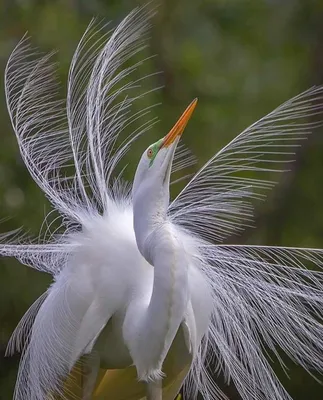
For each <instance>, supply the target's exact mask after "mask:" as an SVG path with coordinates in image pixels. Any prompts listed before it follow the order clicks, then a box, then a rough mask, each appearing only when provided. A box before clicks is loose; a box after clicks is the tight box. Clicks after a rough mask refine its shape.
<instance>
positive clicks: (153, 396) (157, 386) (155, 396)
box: [147, 379, 163, 400]
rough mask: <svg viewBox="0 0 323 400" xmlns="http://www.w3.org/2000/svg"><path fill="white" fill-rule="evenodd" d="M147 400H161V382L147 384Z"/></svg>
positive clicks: (158, 380) (159, 380)
mask: <svg viewBox="0 0 323 400" xmlns="http://www.w3.org/2000/svg"><path fill="white" fill-rule="evenodd" d="M147 400H163V389H162V380H161V379H157V380H156V381H153V382H147Z"/></svg>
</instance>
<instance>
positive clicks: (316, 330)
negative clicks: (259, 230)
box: [0, 8, 323, 400]
mask: <svg viewBox="0 0 323 400" xmlns="http://www.w3.org/2000/svg"><path fill="white" fill-rule="evenodd" d="M150 18H151V13H150V12H149V11H147V8H143V9H140V8H139V9H136V10H134V11H133V12H132V13H130V14H129V15H128V16H127V17H126V18H124V20H122V21H121V23H120V24H119V25H118V26H117V27H116V28H115V30H113V31H109V32H107V30H106V26H100V28H101V29H98V30H97V29H96V28H95V23H94V22H93V23H91V24H90V26H89V28H88V29H87V30H86V32H85V34H84V36H83V38H82V39H81V41H80V44H79V45H78V46H77V49H76V51H75V54H74V56H73V59H72V62H71V66H70V70H69V77H68V85H67V99H66V102H65V103H62V101H60V100H55V93H56V92H55V91H56V84H55V80H54V78H53V67H52V65H51V64H50V62H49V60H50V56H47V55H45V56H43V57H41V58H40V59H36V60H35V59H34V58H35V51H34V50H33V49H32V48H30V46H29V45H28V42H27V40H26V39H23V40H22V42H21V43H20V44H19V45H18V46H17V47H16V49H15V50H14V51H13V53H12V55H11V56H10V58H9V61H8V64H7V67H6V72H5V88H6V99H7V106H8V110H9V115H10V119H11V123H12V127H13V130H14V132H15V135H16V138H17V142H18V146H19V150H20V154H21V157H22V159H23V161H24V162H25V164H26V167H27V168H28V171H29V172H30V174H31V176H32V177H33V179H34V180H35V182H36V183H37V184H38V185H39V187H40V188H41V189H42V190H43V191H44V193H45V194H46V196H47V198H48V199H49V201H50V202H51V204H52V207H53V210H52V211H55V212H56V213H57V214H58V218H59V219H60V221H61V226H60V230H59V231H55V232H51V234H50V235H46V234H45V235H44V236H45V237H44V238H42V241H41V242H40V241H36V242H35V241H27V240H23V238H20V239H19V240H18V241H17V240H16V236H15V235H11V234H10V233H9V234H4V235H3V236H1V237H0V254H1V255H3V256H13V257H16V258H17V259H18V260H20V261H21V262H22V263H24V264H26V265H29V266H31V267H33V268H35V269H37V270H40V271H43V272H46V273H49V274H51V275H52V277H53V284H52V285H51V286H50V287H49V288H48V290H47V291H46V292H45V293H44V294H43V295H42V296H41V297H40V298H39V299H38V300H36V301H35V303H34V304H33V305H32V306H31V307H30V308H29V310H28V311H27V312H26V314H25V315H24V316H23V318H22V319H21V321H20V322H19V324H18V326H17V328H16V329H15V331H14V333H13V335H12V337H11V339H10V342H9V344H8V350H7V353H8V354H12V353H13V352H14V351H16V350H18V351H21V352H22V357H21V361H20V366H19V371H18V376H17V383H16V388H15V393H14V399H15V400H47V399H48V398H53V397H54V398H56V397H57V396H60V397H61V398H63V399H67V398H69V397H70V398H75V397H76V396H77V393H78V396H79V398H81V399H82V400H89V399H91V398H92V399H95V400H102V399H106V398H110V399H113V400H144V399H145V398H146V400H173V399H174V398H175V396H176V395H177V393H178V391H179V389H180V387H181V386H182V385H184V390H185V395H186V396H187V398H189V399H194V400H195V399H196V398H197V396H198V393H200V394H201V395H202V396H203V397H204V399H205V400H214V399H226V397H225V395H224V394H223V392H222V391H221V390H220V388H219V387H218V385H217V383H216V379H215V378H216V373H218V372H222V373H223V376H224V378H225V380H226V381H227V382H230V381H232V382H233V383H234V385H235V386H236V388H237V390H238V392H239V393H240V395H241V397H242V398H243V399H244V400H269V399H270V400H290V396H289V394H288V393H287V392H286V390H285V389H284V387H283V386H282V384H281V383H280V381H279V380H278V378H277V376H276V374H275V372H274V371H273V369H272V365H271V364H270V362H269V361H268V358H267V357H266V354H265V352H264V349H269V350H270V351H271V353H272V354H273V356H275V357H276V359H277V360H278V361H279V363H280V364H281V365H282V366H283V367H284V364H283V361H282V359H281V356H280V352H279V351H278V348H279V349H282V350H283V351H284V352H285V353H287V355H288V356H289V357H290V358H291V359H292V360H293V361H295V362H297V363H298V364H300V365H301V366H302V367H304V368H305V369H306V370H311V371H312V370H315V371H320V372H322V371H323V325H322V323H321V321H322V310H323V274H322V268H323V251H322V250H321V249H310V248H297V247H275V246H253V245H230V244H223V241H224V240H228V238H229V237H230V235H231V234H233V233H239V232H241V231H242V230H243V229H244V228H245V227H246V226H249V225H250V220H252V218H253V207H254V201H255V200H257V199H259V198H260V199H262V198H263V197H264V195H265V193H266V192H267V191H268V190H269V189H271V188H273V187H274V185H275V181H274V180H273V179H272V175H275V174H277V172H280V171H283V170H285V169H286V168H285V165H286V163H288V162H291V159H292V157H293V150H294V149H295V147H297V146H298V145H299V144H300V141H301V140H303V139H304V138H306V137H307V135H309V134H310V133H312V132H313V131H314V130H316V129H319V128H321V127H322V114H323V87H322V86H321V87H320V86H319V87H313V88H311V89H309V90H307V91H305V92H304V93H301V94H300V95H298V96H296V97H294V98H293V99H291V100H288V101H286V102H285V103H283V104H282V105H281V106H279V107H277V108H276V109H275V110H274V111H272V112H271V113H269V114H268V115H266V116H265V117H263V118H261V119H260V120H259V121H257V122H255V123H254V124H252V125H251V126H250V127H248V128H247V129H245V130H244V131H243V132H241V133H240V134H239V135H238V136H236V137H235V138H234V139H233V140H232V141H231V142H230V143H228V144H227V145H226V146H225V147H224V148H223V149H221V150H219V151H218V152H217V153H216V154H215V155H214V156H212V157H211V158H210V159H209V160H208V161H207V162H206V163H205V164H204V165H203V166H202V167H201V168H200V169H199V170H198V171H197V172H196V173H195V174H194V176H193V177H191V179H189V180H188V182H187V184H186V185H185V186H184V188H183V189H182V190H181V191H180V192H179V193H178V195H177V196H176V197H175V198H174V197H172V196H171V193H170V184H171V181H172V176H171V174H172V172H173V171H175V170H178V169H182V168H183V167H185V166H187V165H188V164H190V160H189V159H188V158H187V152H186V151H185V150H184V151H183V150H181V146H180V145H179V141H180V139H181V136H182V134H183V131H184V129H185V126H186V124H187V123H188V120H189V119H190V117H191V116H192V113H193V110H194V108H195V106H196V103H197V100H193V102H192V103H191V104H190V105H189V106H188V107H187V109H186V110H185V111H184V113H183V114H182V116H181V117H180V118H179V120H178V121H177V122H176V124H175V125H174V126H173V128H171V129H170V131H169V132H168V133H167V134H166V135H165V136H164V137H162V138H160V139H159V140H158V141H157V142H155V143H153V144H151V145H150V146H149V147H148V148H147V149H146V150H145V151H144V152H143V153H142V156H141V159H140V160H139V162H138V164H137V168H136V173H135V176H134V179H133V183H132V185H130V188H129V184H127V183H125V181H124V178H123V170H124V169H121V172H120V168H119V169H118V168H117V167H118V166H119V165H120V162H121V161H122V160H123V157H124V155H125V153H126V152H127V151H132V150H133V147H132V143H133V142H134V140H136V139H137V137H138V136H140V135H142V134H144V133H146V131H148V128H151V127H152V124H151V123H147V122H144V123H143V124H142V125H141V126H140V127H139V128H137V129H133V130H130V133H129V132H128V134H127V136H126V138H125V140H124V141H122V140H121V139H120V137H121V135H122V134H124V133H125V132H126V131H127V129H128V128H129V127H132V126H133V125H132V123H134V121H137V120H138V119H140V117H146V116H147V114H148V113H149V108H148V109H144V110H142V111H139V112H137V113H134V114H131V110H132V107H133V105H134V104H135V103H136V101H137V100H138V98H141V95H138V94H134V91H135V90H136V89H138V86H139V83H140V82H141V81H142V79H144V78H140V79H139V80H138V79H134V78H132V76H133V73H134V72H135V71H136V70H137V68H139V67H140V66H141V64H142V62H138V61H134V60H133V58H134V57H137V56H138V53H139V52H140V51H141V50H142V49H143V48H144V41H143V39H144V37H145V33H146V31H147V28H148V24H149V20H150ZM53 99H54V100H53ZM183 157H184V161H183ZM274 166H275V167H274ZM276 167H277V168H276ZM71 170H72V173H71ZM117 171H118V172H117ZM268 175H269V177H268ZM50 214H51V213H50ZM46 222H47V220H46ZM48 231H49V232H50V226H49V228H48ZM310 265H312V267H311V268H308V267H309V266H310ZM211 372H212V373H211ZM77 386H80V387H77Z"/></svg>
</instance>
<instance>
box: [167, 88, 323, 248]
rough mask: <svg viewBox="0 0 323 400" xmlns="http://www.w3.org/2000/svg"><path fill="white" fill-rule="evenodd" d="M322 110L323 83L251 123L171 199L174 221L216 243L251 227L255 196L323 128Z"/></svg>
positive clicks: (269, 186) (260, 192)
mask: <svg viewBox="0 0 323 400" xmlns="http://www.w3.org/2000/svg"><path fill="white" fill-rule="evenodd" d="M322 112H323V87H322V86H321V87H313V88H312V89H309V90H307V91H306V92H304V93H302V94H300V95H298V96H296V97H294V98H292V99H291V100H288V101H287V102H285V103H284V104H282V105H281V106H280V107H278V108H276V109H275V110H274V111H272V112H271V113H269V114H268V115H266V116H265V117H263V118H262V119H260V120H259V121H257V122H256V123H254V124H253V125H251V126H250V127H249V128H247V129H246V130H244V131H243V132H242V133H241V134H240V135H238V136H237V137H236V138H234V139H233V140H232V141H231V142H230V143H229V144H228V145H226V146H225V147H224V148H223V149H222V150H220V151H219V152H218V153H216V154H215V155H214V156H213V157H212V158H211V159H210V160H209V161H208V162H207V163H206V164H205V165H204V166H203V167H202V168H201V169H200V170H199V171H198V172H197V173H196V174H195V176H194V177H193V178H192V179H191V181H190V182H189V183H188V184H187V185H186V186H185V188H184V189H183V190H182V191H181V192H180V194H179V195H178V196H177V197H176V198H175V200H174V201H173V202H172V203H171V205H170V207H169V215H170V217H171V219H172V220H173V221H174V223H176V224H178V225H181V226H184V227H186V228H188V229H189V230H190V231H191V232H195V233H197V234H198V235H200V236H201V237H203V238H206V239H208V240H211V241H213V242H214V241H215V242H219V241H222V240H223V239H225V238H226V237H227V236H228V235H230V234H232V233H233V232H236V231H240V230H242V229H243V228H244V227H245V226H248V225H250V224H251V221H252V217H253V205H252V203H253V200H254V199H257V198H262V197H263V196H264V193H265V192H266V190H268V189H270V188H272V187H273V186H274V184H275V182H274V181H273V180H271V178H272V175H274V173H275V172H280V171H283V170H284V169H286V163H288V162H290V161H291V159H292V157H293V154H294V151H295V148H296V147H297V146H299V145H300V141H301V140H303V139H305V138H306V137H307V136H308V135H309V134H310V133H311V132H312V131H313V130H314V129H315V128H318V127H319V126H322V118H321V121H319V119H320V117H321V114H322ZM284 164H285V167H284ZM268 175H269V180H268ZM266 178H267V179H266Z"/></svg>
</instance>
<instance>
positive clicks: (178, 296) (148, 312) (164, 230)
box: [131, 199, 188, 380]
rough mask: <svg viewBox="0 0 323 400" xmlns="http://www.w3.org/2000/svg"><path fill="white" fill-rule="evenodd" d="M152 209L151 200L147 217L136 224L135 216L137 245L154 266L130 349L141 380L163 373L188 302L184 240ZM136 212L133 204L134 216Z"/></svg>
mask: <svg viewBox="0 0 323 400" xmlns="http://www.w3.org/2000/svg"><path fill="white" fill-rule="evenodd" d="M146 200H147V199H146ZM158 204H159V205H160V206H161V203H157V205H158ZM154 205H155V207H156V203H155V202H154ZM149 211H150V210H149V202H148V204H147V203H146V206H145V215H147V216H148V217H147V218H146V220H145V219H142V220H141V221H140V222H139V221H137V225H136V219H135V233H136V239H137V243H138V247H139V249H140V251H141V252H142V254H143V255H144V257H145V258H146V259H147V260H148V261H149V262H150V263H151V264H152V265H153V266H154V281H153V288H152V293H151V297H150V300H149V303H148V304H147V303H146V305H145V306H144V307H143V308H142V312H141V316H140V317H139V319H138V322H137V323H136V326H137V328H136V343H135V344H134V346H132V347H133V348H132V349H131V352H132V356H133V359H134V363H135V365H136V367H137V372H138V377H139V379H141V380H151V379H157V378H160V377H161V376H162V364H163V361H164V359H165V357H166V355H167V353H168V350H169V348H170V346H171V344H172V342H173V340H174V338H175V335H176V333H177V331H178V328H179V326H180V324H181V322H182V321H183V319H184V314H185V312H186V308H187V301H188V262H187V256H186V253H185V250H184V247H183V245H182V243H181V240H180V238H179V237H178V235H177V234H176V231H175V230H174V227H173V226H172V225H171V224H170V223H168V222H167V221H166V219H165V218H166V217H165V215H164V214H165V213H163V212H161V211H160V212H159V211H158V210H157V212H156V213H153V214H152V213H150V212H149ZM154 211H156V209H155V210H154ZM136 212H138V209H136V204H134V214H135V215H136ZM137 215H138V214H137ZM139 215H140V213H139ZM149 216H150V218H149ZM139 227H140V229H139Z"/></svg>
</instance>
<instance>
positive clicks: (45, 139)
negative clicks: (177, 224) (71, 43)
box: [5, 8, 151, 223]
mask: <svg viewBox="0 0 323 400" xmlns="http://www.w3.org/2000/svg"><path fill="white" fill-rule="evenodd" d="M150 16H151V15H150V13H149V12H148V11H147V9H145V10H143V9H142V8H138V9H136V10H134V11H133V12H132V13H130V14H129V15H128V16H127V17H126V18H125V19H124V20H123V21H122V22H121V23H120V24H119V26H118V27H117V28H116V29H115V30H114V31H112V32H109V33H104V32H105V29H106V26H104V25H102V24H101V26H100V25H98V26H96V25H95V24H94V23H91V24H90V26H89V28H88V29H87V31H86V32H85V34H84V36H83V38H82V40H81V42H80V44H79V45H78V47H77V49H76V52H75V55H74V57H73V60H72V63H71V67H70V71H69V80H68V94H67V103H66V107H67V111H66V110H65V107H64V105H65V103H64V102H62V101H60V100H53V99H55V98H56V97H57V92H58V87H57V85H56V83H55V79H54V70H55V68H54V66H53V65H52V64H51V63H50V58H51V55H46V56H43V57H41V58H38V59H35V56H36V55H37V54H36V52H35V50H34V49H32V48H31V47H30V46H29V44H28V41H27V40H26V39H23V40H22V41H21V42H20V43H19V44H18V46H17V47H16V49H15V50H14V51H13V53H12V55H11V57H10V59H9V61H8V64H7V67H6V73H5V88H6V99H7V106H8V110H9V114H10V118H11V122H12V126H13V128H14V131H15V134H16V137H17V141H18V145H19V148H20V152H21V155H22V158H23V160H24V162H25V164H26V166H27V168H28V170H29V172H30V174H31V175H32V177H33V178H34V179H35V181H36V182H37V183H38V185H39V186H40V187H41V189H42V190H43V191H44V192H45V193H46V195H47V196H48V198H49V199H50V201H51V202H52V203H53V204H54V205H55V207H56V208H57V209H58V210H59V211H60V212H61V213H63V214H65V215H66V216H68V217H69V218H70V219H72V220H73V221H77V222H79V223H82V215H84V213H86V212H90V211H92V210H93V206H95V207H97V205H100V206H101V207H103V208H104V209H106V207H107V206H108V201H109V197H110V196H111V193H109V184H111V174H112V171H113V170H114V168H115V166H116V165H117V164H118V162H119V160H120V158H121V157H122V156H123V155H124V154H125V152H126V151H127V149H128V148H129V146H130V144H131V143H132V142H133V140H134V139H135V138H136V137H137V136H138V135H140V134H141V133H143V132H144V131H145V130H147V129H148V127H149V126H150V125H151V121H149V122H146V123H145V124H144V125H142V126H140V127H139V128H137V130H134V131H133V132H132V134H131V136H130V137H128V138H127V139H128V142H127V143H125V142H121V143H119V142H118V143H117V139H118V136H119V134H120V133H121V132H123V131H124V130H126V128H128V127H129V126H130V125H131V123H132V122H134V121H136V120H138V118H140V117H142V116H143V115H144V114H146V113H148V110H147V109H144V110H142V111H140V112H138V113H137V114H132V115H131V111H132V106H133V103H134V102H135V100H136V99H138V98H139V97H141V96H143V95H144V93H142V94H141V95H138V94H137V95H136V94H135V93H134V89H135V88H137V87H138V86H139V81H138V80H133V78H132V76H133V74H134V72H135V71H136V69H138V67H139V65H140V64H142V63H143V62H140V63H139V62H137V63H135V64H134V56H135V55H136V54H137V53H138V52H140V51H141V50H142V49H143V48H144V41H145V32H146V30H147V28H148V26H149V25H148V24H149V18H150ZM131 61H132V65H131V64H130V66H128V65H129V63H130V62H131ZM142 79H145V78H142ZM73 161H74V162H73ZM71 162H73V165H72V166H71V165H70V164H71ZM71 171H72V174H71ZM89 187H90V190H89Z"/></svg>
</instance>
